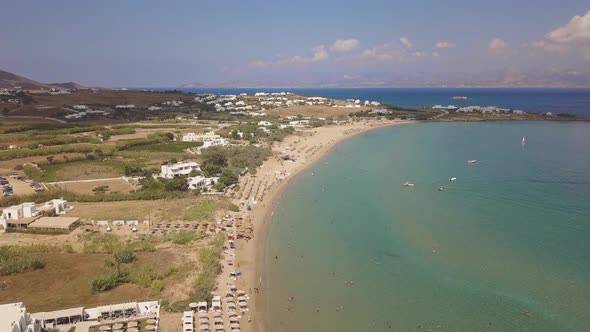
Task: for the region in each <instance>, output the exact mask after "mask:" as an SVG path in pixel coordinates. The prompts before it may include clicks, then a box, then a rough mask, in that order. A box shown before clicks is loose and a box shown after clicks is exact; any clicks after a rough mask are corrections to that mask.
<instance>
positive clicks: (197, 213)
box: [182, 199, 218, 221]
mask: <svg viewBox="0 0 590 332" xmlns="http://www.w3.org/2000/svg"><path fill="white" fill-rule="evenodd" d="M217 206H218V205H217V202H215V201H213V200H209V199H207V200H202V201H199V202H197V203H196V204H195V205H194V206H193V207H191V208H190V210H189V211H187V212H186V213H185V214H184V216H183V217H182V218H183V219H184V220H187V221H204V220H208V219H212V218H213V217H214V216H215V211H216V210H217Z"/></svg>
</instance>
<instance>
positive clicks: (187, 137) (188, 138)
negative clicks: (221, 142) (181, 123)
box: [181, 131, 221, 142]
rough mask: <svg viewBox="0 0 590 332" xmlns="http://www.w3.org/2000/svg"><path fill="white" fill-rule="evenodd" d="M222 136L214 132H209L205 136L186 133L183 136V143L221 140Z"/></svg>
mask: <svg viewBox="0 0 590 332" xmlns="http://www.w3.org/2000/svg"><path fill="white" fill-rule="evenodd" d="M220 137H221V136H219V135H217V134H215V133H214V132H212V131H208V132H206V133H204V134H196V133H186V134H184V135H182V139H181V140H182V141H183V142H204V141H206V140H210V139H216V138H220Z"/></svg>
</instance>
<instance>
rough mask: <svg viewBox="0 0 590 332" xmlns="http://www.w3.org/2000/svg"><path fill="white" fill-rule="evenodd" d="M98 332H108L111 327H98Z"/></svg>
mask: <svg viewBox="0 0 590 332" xmlns="http://www.w3.org/2000/svg"><path fill="white" fill-rule="evenodd" d="M98 330H99V331H110V330H111V326H110V325H103V326H101V327H99V328H98Z"/></svg>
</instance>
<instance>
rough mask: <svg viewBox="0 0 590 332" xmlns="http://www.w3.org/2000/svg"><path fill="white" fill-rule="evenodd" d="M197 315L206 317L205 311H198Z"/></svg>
mask: <svg viewBox="0 0 590 332" xmlns="http://www.w3.org/2000/svg"><path fill="white" fill-rule="evenodd" d="M199 317H208V315H207V313H206V312H199Z"/></svg>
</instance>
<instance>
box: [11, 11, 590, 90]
mask: <svg viewBox="0 0 590 332" xmlns="http://www.w3.org/2000/svg"><path fill="white" fill-rule="evenodd" d="M0 8H1V10H0V31H1V33H0V69H2V70H5V71H9V72H13V73H16V74H19V75H22V76H25V77H29V78H32V79H35V80H38V81H42V82H64V81H75V82H78V83H81V84H85V85H93V86H109V87H156V86H158V87H163V86H170V87H173V86H180V85H182V84H186V83H204V84H215V83H221V82H229V81H267V82H271V81H274V82H329V81H346V80H350V81H362V80H374V81H378V80H387V79H389V78H399V77H410V76H411V77H420V79H422V80H428V79H429V77H453V75H458V74H460V75H463V76H466V75H473V77H481V76H478V75H480V74H481V73H486V72H494V71H509V72H510V73H513V74H514V75H518V74H519V73H533V72H535V73H539V72H545V71H548V72H552V73H554V74H555V73H559V74H561V73H566V74H569V75H588V77H590V73H589V70H588V68H590V2H588V1H587V0H583V1H581V0H560V1H556V0H535V1H531V0H526V1H525V0H510V1H508V0H494V1H474V0H470V1H468V0H445V1H441V0H431V1H427V0H412V1H409V0H408V1H395V0H389V1H385V0H383V1H382V0H375V1H369V0H367V1H358V0H357V1H347V0H338V1H332V0H328V1H321V0H314V1H308V0H298V1H280V0H276V1H258V0H248V1H244V0H242V1H227V0H216V1H206V0H203V1H199V0H192V1H166V2H165V1H133V0H126V1H110V0H103V1H58V0H56V1H27V0H19V1H14V0H0Z"/></svg>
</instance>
